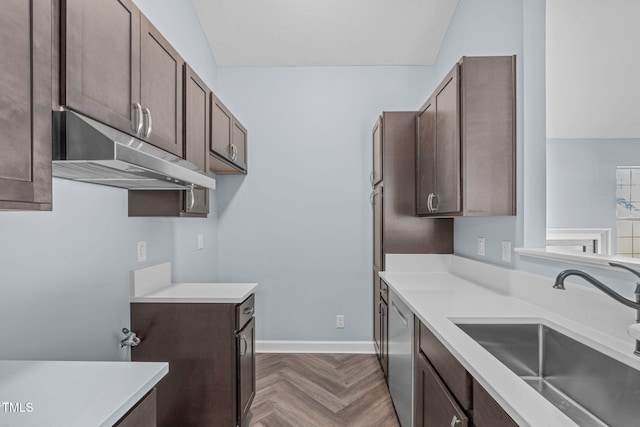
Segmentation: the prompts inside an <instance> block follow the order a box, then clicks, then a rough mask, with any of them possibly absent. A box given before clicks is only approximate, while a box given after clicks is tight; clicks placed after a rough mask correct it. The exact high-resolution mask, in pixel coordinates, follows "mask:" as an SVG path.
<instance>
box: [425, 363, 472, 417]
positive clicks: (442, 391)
mask: <svg viewBox="0 0 640 427" xmlns="http://www.w3.org/2000/svg"><path fill="white" fill-rule="evenodd" d="M415 367H416V375H415V385H414V388H415V406H414V425H415V426H418V427H442V426H454V425H455V426H456V427H467V426H468V425H469V419H468V418H467V416H466V414H465V413H464V411H463V410H462V408H460V406H459V405H458V403H457V402H456V400H455V399H454V398H453V396H452V395H451V393H449V390H448V389H447V385H446V384H445V383H443V381H442V380H441V379H440V377H439V376H438V373H437V372H436V371H435V369H434V368H433V367H432V366H431V364H430V363H429V361H428V360H427V359H426V358H425V357H424V355H423V354H422V353H420V352H418V354H417V356H416V364H415Z"/></svg>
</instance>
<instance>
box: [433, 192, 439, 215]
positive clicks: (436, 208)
mask: <svg viewBox="0 0 640 427" xmlns="http://www.w3.org/2000/svg"><path fill="white" fill-rule="evenodd" d="M434 200H435V201H436V205H435V206H433V201H434ZM439 204H440V196H438V195H437V194H434V195H433V198H432V199H431V208H432V209H433V212H436V211H437V210H438V205H439Z"/></svg>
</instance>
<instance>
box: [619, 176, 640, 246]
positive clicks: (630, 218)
mask: <svg viewBox="0 0 640 427" xmlns="http://www.w3.org/2000/svg"><path fill="white" fill-rule="evenodd" d="M616 217H617V218H618V219H626V221H624V220H623V221H617V222H616V237H617V242H618V243H617V254H618V255H620V256H629V257H631V256H632V257H634V258H640V167H619V168H617V170H616Z"/></svg>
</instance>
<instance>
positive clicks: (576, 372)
mask: <svg viewBox="0 0 640 427" xmlns="http://www.w3.org/2000/svg"><path fill="white" fill-rule="evenodd" d="M457 326H458V327H459V328H460V329H462V330H463V331H464V332H465V333H466V334H467V335H469V336H470V337H471V338H473V339H474V340H475V341H477V342H478V343H479V344H480V345H481V346H482V347H484V348H485V349H487V351H489V353H491V354H492V355H493V356H495V357H496V358H497V359H498V360H499V361H500V362H502V363H503V364H505V365H506V366H507V367H508V368H509V369H511V370H512V371H513V372H515V373H516V374H517V375H518V376H520V378H522V379H523V380H524V381H525V382H526V383H527V384H529V385H530V386H531V387H533V388H534V389H535V390H536V391H537V392H538V393H540V394H541V395H542V396H543V397H544V398H546V399H547V400H548V401H550V402H551V403H552V404H553V405H555V406H556V407H557V408H558V409H560V410H561V411H562V412H564V413H565V414H566V415H567V416H568V417H569V418H571V419H572V420H573V421H575V422H576V423H577V424H578V425H579V426H584V427H586V426H606V425H609V426H634V425H640V405H639V404H638V403H639V402H640V371H637V370H636V369H634V368H632V367H630V366H627V365H625V364H623V363H621V362H619V361H617V360H615V359H613V358H611V357H609V356H606V355H604V354H602V353H600V352H599V351H597V350H594V349H593V348H591V347H589V346H587V345H585V344H582V343H580V342H578V341H576V340H574V339H572V338H570V337H568V336H566V335H564V334H561V333H560V332H558V331H556V330H554V329H552V328H550V327H548V326H545V325H542V324H471V323H465V324H458V325H457Z"/></svg>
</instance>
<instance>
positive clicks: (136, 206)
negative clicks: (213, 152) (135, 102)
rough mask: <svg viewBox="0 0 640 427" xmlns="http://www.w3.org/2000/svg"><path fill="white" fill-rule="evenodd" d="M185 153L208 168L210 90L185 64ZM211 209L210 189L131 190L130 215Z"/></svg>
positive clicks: (183, 213)
mask: <svg viewBox="0 0 640 427" xmlns="http://www.w3.org/2000/svg"><path fill="white" fill-rule="evenodd" d="M183 81H184V90H183V93H184V107H183V111H184V120H183V122H184V157H185V159H186V160H188V161H190V162H191V163H193V164H194V165H196V166H197V167H198V168H200V169H201V170H202V171H203V172H206V171H207V170H208V164H207V161H208V157H209V156H208V154H209V141H210V138H211V132H210V121H209V117H210V111H209V108H210V96H211V90H210V89H209V88H208V87H207V85H206V84H205V83H204V82H203V81H202V79H201V78H200V77H198V75H197V74H196V73H195V72H194V71H193V69H191V67H190V66H189V65H187V64H185V65H184V79H183ZM208 213H209V190H204V189H203V190H193V192H191V191H158V190H148V191H129V216H174V217H175V216H194V217H206V216H207V214H208Z"/></svg>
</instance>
